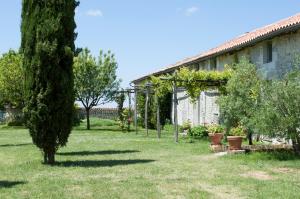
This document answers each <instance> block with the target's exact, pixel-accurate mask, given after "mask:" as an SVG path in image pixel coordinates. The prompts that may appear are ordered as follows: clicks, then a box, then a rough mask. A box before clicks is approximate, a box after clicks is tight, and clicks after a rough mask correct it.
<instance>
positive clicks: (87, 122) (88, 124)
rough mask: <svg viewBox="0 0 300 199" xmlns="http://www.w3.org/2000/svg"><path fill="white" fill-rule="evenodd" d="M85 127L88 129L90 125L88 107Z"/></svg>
mask: <svg viewBox="0 0 300 199" xmlns="http://www.w3.org/2000/svg"><path fill="white" fill-rule="evenodd" d="M85 111H86V129H87V130H90V129H91V125H90V109H89V108H86V109H85Z"/></svg>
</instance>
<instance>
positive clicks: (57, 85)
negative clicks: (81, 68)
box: [21, 0, 78, 164]
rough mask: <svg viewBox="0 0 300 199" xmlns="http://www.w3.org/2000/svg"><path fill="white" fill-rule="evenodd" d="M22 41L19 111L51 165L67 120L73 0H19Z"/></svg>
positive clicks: (66, 131)
mask: <svg viewBox="0 0 300 199" xmlns="http://www.w3.org/2000/svg"><path fill="white" fill-rule="evenodd" d="M22 2H23V6H22V25H21V32H22V44H21V50H22V53H23V55H24V60H23V66H24V69H25V88H26V89H25V99H26V107H25V109H24V112H25V117H26V119H27V126H28V128H29V131H30V135H31V137H32V140H33V143H34V144H35V145H36V146H37V147H39V148H40V149H41V150H42V151H43V153H44V162H45V163H46V164H53V163H54V162H55V153H56V151H57V150H58V148H59V147H62V146H65V145H66V143H67V141H68V137H69V135H70V133H71V130H72V122H73V118H72V116H73V106H74V92H73V70H72V65H73V56H74V52H75V44H74V41H75V38H76V34H75V33H74V31H75V28H76V24H75V20H74V16H75V8H76V6H78V2H77V1H75V0H68V1H57V0H39V1H32V0H23V1H22Z"/></svg>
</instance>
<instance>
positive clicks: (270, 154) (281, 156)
mask: <svg viewBox="0 0 300 199" xmlns="http://www.w3.org/2000/svg"><path fill="white" fill-rule="evenodd" d="M244 158H246V159H247V160H250V161H253V160H255V161H257V160H263V161H268V160H276V161H298V160H300V156H299V155H297V154H295V153H294V152H293V151H292V150H285V149H280V150H272V151H263V152H248V153H247V155H246V156H244Z"/></svg>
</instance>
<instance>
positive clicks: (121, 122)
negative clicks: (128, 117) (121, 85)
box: [115, 90, 125, 131]
mask: <svg viewBox="0 0 300 199" xmlns="http://www.w3.org/2000/svg"><path fill="white" fill-rule="evenodd" d="M115 101H116V102H117V104H118V121H119V126H120V128H121V129H122V131H124V130H125V117H124V101H125V93H124V91H123V90H122V92H120V93H119V94H118V95H117V96H116V98H115Z"/></svg>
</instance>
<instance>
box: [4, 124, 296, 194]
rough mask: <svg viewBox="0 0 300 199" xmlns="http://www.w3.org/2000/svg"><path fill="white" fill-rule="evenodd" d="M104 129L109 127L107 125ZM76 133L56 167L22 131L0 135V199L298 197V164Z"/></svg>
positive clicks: (140, 138)
mask: <svg viewBox="0 0 300 199" xmlns="http://www.w3.org/2000/svg"><path fill="white" fill-rule="evenodd" d="M111 124H112V125H111ZM92 129H93V130H91V131H87V130H85V124H84V123H83V124H82V125H81V126H80V127H76V128H75V130H74V131H73V133H72V134H71V136H70V139H69V143H68V145H67V147H65V148H62V149H60V150H59V151H58V154H57V156H56V160H57V164H56V165H55V166H52V167H51V166H47V165H43V164H42V163H41V161H42V155H41V153H40V151H39V150H38V149H37V148H36V147H35V146H34V145H32V144H31V138H30V136H29V134H28V132H27V130H25V129H16V128H0V170H1V173H0V198H1V199H2V198H18V199H19V198H59V199H60V198H298V197H299V191H300V159H299V158H298V157H296V156H294V155H293V154H282V153H253V154H247V155H234V156H223V157H217V156H215V155H214V154H211V153H210V151H209V148H208V146H209V143H208V141H202V140H194V141H193V142H190V140H189V139H187V138H185V139H183V138H181V139H180V142H179V143H178V144H175V143H174V141H173V134H172V132H167V131H163V133H162V138H161V139H160V140H158V139H157V135H156V132H155V131H150V135H149V137H147V136H146V132H145V131H139V132H138V134H137V135H136V134H135V132H130V133H123V132H120V131H119V130H118V126H116V123H115V122H114V121H99V120H96V119H92Z"/></svg>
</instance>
